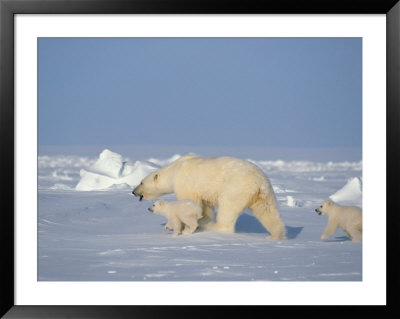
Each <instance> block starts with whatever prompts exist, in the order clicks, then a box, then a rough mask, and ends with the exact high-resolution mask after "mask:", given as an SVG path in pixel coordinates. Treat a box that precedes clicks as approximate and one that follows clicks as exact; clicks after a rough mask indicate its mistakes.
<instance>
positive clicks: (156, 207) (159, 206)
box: [148, 200, 166, 214]
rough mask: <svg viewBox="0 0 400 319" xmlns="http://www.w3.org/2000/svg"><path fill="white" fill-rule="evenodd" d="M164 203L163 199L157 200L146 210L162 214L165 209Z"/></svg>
mask: <svg viewBox="0 0 400 319" xmlns="http://www.w3.org/2000/svg"><path fill="white" fill-rule="evenodd" d="M165 205H166V202H165V200H158V201H156V202H155V203H154V204H153V205H152V206H151V207H149V208H148V210H149V211H151V212H152V213H155V214H163V212H164V211H165V210H164V208H165Z"/></svg>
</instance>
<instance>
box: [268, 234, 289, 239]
mask: <svg viewBox="0 0 400 319" xmlns="http://www.w3.org/2000/svg"><path fill="white" fill-rule="evenodd" d="M266 239H267V240H285V239H286V236H285V234H279V235H270V236H267V237H266Z"/></svg>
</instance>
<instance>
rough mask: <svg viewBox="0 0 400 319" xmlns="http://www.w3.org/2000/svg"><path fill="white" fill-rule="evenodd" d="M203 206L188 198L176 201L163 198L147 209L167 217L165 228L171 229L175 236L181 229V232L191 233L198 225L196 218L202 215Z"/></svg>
mask: <svg viewBox="0 0 400 319" xmlns="http://www.w3.org/2000/svg"><path fill="white" fill-rule="evenodd" d="M202 210H203V208H202V207H201V206H200V205H199V204H197V203H196V202H194V201H192V200H190V199H182V200H178V201H176V202H168V201H165V200H158V201H156V202H155V203H154V204H153V206H151V207H150V208H149V211H151V212H153V213H156V214H160V215H162V216H165V217H167V219H168V221H167V224H166V225H165V226H164V229H165V230H169V229H173V230H174V232H173V236H177V235H179V234H180V233H181V231H182V226H183V225H184V226H185V227H184V229H183V232H182V233H183V234H191V233H193V232H194V231H195V230H196V228H197V227H198V226H199V223H198V220H199V219H200V218H201V217H202Z"/></svg>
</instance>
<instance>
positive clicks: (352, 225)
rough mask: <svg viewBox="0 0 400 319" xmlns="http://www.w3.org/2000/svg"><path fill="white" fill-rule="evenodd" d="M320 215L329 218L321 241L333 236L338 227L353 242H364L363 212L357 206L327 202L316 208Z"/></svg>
mask: <svg viewBox="0 0 400 319" xmlns="http://www.w3.org/2000/svg"><path fill="white" fill-rule="evenodd" d="M315 211H316V212H317V213H318V215H327V216H328V225H327V226H326V228H325V230H324V232H323V233H322V235H321V239H326V238H328V237H329V236H332V235H333V234H334V233H335V232H336V230H337V229H338V227H340V228H342V229H343V233H344V234H345V235H346V236H347V237H349V238H350V239H351V240H352V241H361V240H362V212H361V208H359V207H356V206H342V205H338V204H335V203H334V202H332V201H326V202H324V203H322V204H321V206H320V207H318V208H316V209H315Z"/></svg>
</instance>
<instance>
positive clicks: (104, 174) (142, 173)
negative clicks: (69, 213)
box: [75, 149, 159, 191]
mask: <svg viewBox="0 0 400 319" xmlns="http://www.w3.org/2000/svg"><path fill="white" fill-rule="evenodd" d="M158 168H159V167H158V166H157V165H156V164H153V163H149V162H143V161H136V162H135V163H134V164H131V163H129V162H128V161H127V160H125V159H124V158H123V157H122V156H121V155H120V154H117V153H114V152H111V151H110V150H107V149H106V150H104V151H102V152H101V154H100V156H99V158H98V160H97V161H96V162H95V163H94V164H93V165H92V166H89V167H88V168H86V169H81V170H80V176H81V179H80V181H79V183H78V184H77V185H76V187H75V189H76V190H78V191H92V190H101V189H107V188H110V187H112V188H113V189H118V186H117V185H120V184H125V185H129V186H130V187H134V186H136V185H138V184H139V183H140V181H141V180H142V179H143V178H144V177H146V176H147V175H148V174H150V173H151V172H152V171H153V170H155V169H158Z"/></svg>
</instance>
